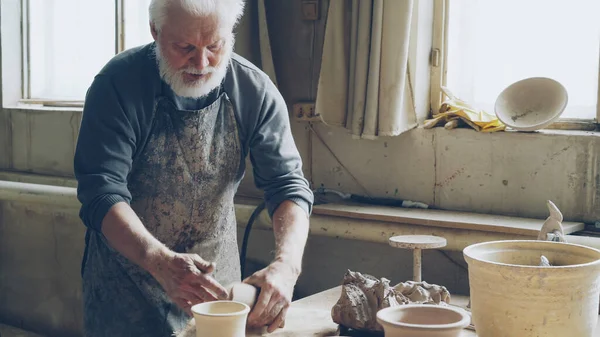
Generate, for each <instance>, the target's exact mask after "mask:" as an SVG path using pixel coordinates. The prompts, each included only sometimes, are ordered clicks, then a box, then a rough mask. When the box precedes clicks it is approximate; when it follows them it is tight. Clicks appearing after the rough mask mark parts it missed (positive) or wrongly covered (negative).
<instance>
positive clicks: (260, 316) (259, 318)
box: [248, 289, 273, 327]
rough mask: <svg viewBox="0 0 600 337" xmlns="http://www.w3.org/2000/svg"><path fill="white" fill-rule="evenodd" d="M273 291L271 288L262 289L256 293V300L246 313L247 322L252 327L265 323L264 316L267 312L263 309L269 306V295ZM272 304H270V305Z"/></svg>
mask: <svg viewBox="0 0 600 337" xmlns="http://www.w3.org/2000/svg"><path fill="white" fill-rule="evenodd" d="M272 293H273V291H272V290H271V289H262V290H261V292H260V295H258V300H256V303H255V304H254V308H253V309H252V311H251V312H250V315H248V324H249V325H250V326H253V327H258V326H263V325H265V324H266V322H264V321H265V319H264V316H266V315H268V312H266V311H265V310H266V309H267V307H268V306H269V303H270V302H271V296H272ZM271 306H272V305H271Z"/></svg>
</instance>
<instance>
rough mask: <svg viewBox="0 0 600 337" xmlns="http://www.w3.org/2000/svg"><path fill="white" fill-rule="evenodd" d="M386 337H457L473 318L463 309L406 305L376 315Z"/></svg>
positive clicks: (431, 305)
mask: <svg viewBox="0 0 600 337" xmlns="http://www.w3.org/2000/svg"><path fill="white" fill-rule="evenodd" d="M377 322H379V324H381V326H382V327H383V330H384V333H385V337H458V336H460V333H461V331H462V329H464V328H466V327H467V326H469V324H470V322H471V317H470V315H469V314H468V313H467V312H466V311H465V310H462V309H460V308H454V307H449V306H441V305H433V304H403V305H399V306H395V307H388V308H384V309H381V310H380V311H379V312H377Z"/></svg>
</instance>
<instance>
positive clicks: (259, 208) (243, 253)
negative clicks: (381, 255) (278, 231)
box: [240, 201, 265, 278]
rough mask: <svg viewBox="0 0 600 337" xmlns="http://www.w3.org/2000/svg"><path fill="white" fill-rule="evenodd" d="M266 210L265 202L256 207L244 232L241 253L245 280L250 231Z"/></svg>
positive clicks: (241, 264) (241, 265) (241, 266)
mask: <svg viewBox="0 0 600 337" xmlns="http://www.w3.org/2000/svg"><path fill="white" fill-rule="evenodd" d="M264 209H265V202H264V201H263V202H261V203H260V205H258V206H256V208H255V209H254V211H253V212H252V215H250V219H248V223H247V224H246V230H245V231H244V240H243V241H242V249H241V251H240V268H241V271H242V278H244V275H245V274H244V273H245V272H246V251H247V250H248V240H249V239H250V231H252V225H253V224H254V221H255V220H256V217H258V215H259V214H260V212H262V211H263V210H264Z"/></svg>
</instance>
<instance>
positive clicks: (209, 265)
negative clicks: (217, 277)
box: [190, 254, 215, 274]
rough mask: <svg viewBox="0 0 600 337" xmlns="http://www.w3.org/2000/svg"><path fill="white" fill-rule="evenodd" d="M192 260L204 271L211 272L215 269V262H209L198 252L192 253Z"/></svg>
mask: <svg viewBox="0 0 600 337" xmlns="http://www.w3.org/2000/svg"><path fill="white" fill-rule="evenodd" d="M190 256H191V257H192V260H193V261H194V265H195V266H196V268H198V269H200V271H202V272H203V273H207V274H210V273H212V272H213V271H214V270H215V263H214V262H208V261H206V260H204V259H203V258H201V257H200V255H198V254H191V255H190Z"/></svg>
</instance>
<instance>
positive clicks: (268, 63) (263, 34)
mask: <svg viewBox="0 0 600 337" xmlns="http://www.w3.org/2000/svg"><path fill="white" fill-rule="evenodd" d="M257 5H258V40H259V42H260V60H261V69H262V70H263V71H264V72H265V73H266V74H267V75H269V77H270V78H271V81H273V83H274V84H275V86H277V74H276V73H275V65H274V63H273V54H272V52H271V39H270V38H269V25H268V23H267V12H266V9H265V0H258V3H257Z"/></svg>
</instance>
